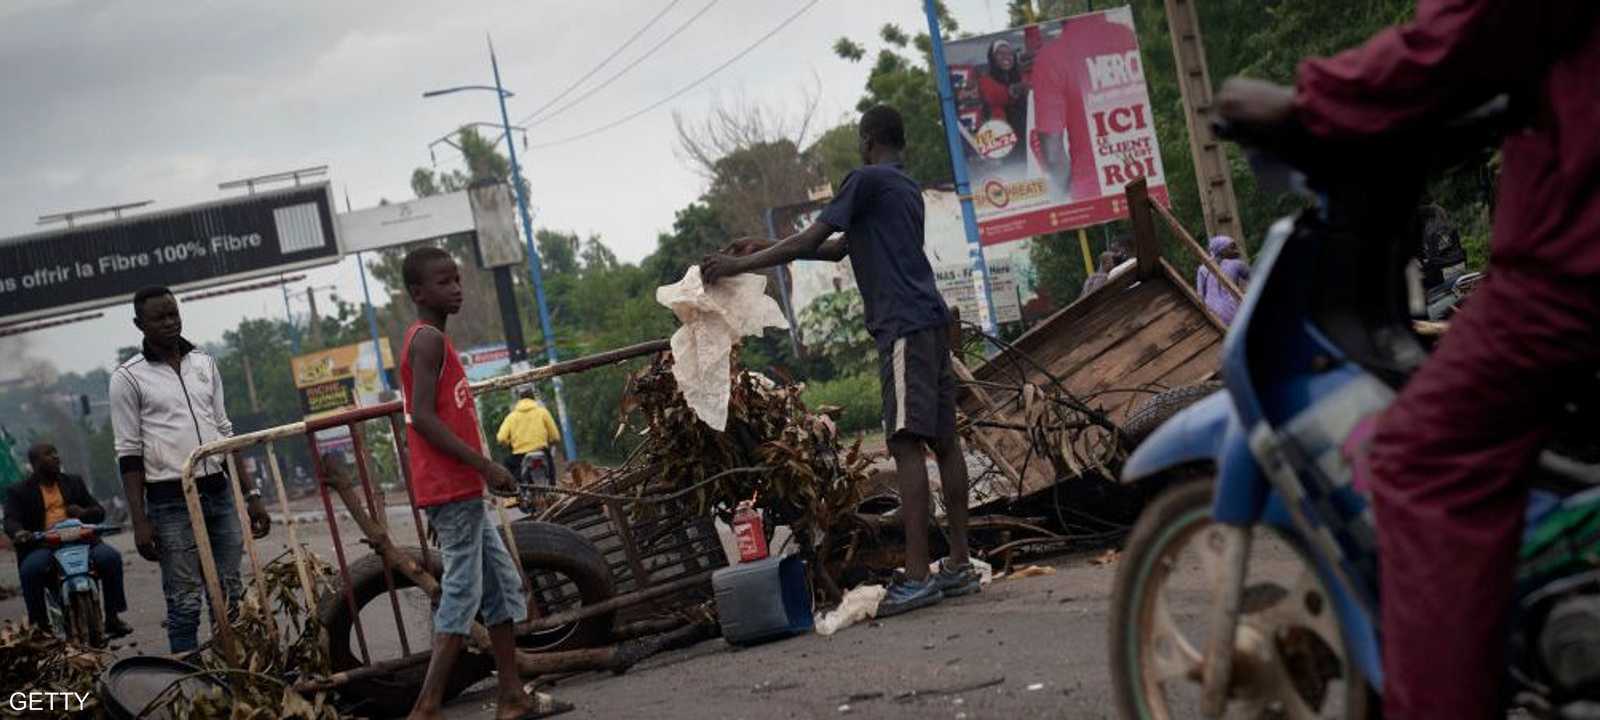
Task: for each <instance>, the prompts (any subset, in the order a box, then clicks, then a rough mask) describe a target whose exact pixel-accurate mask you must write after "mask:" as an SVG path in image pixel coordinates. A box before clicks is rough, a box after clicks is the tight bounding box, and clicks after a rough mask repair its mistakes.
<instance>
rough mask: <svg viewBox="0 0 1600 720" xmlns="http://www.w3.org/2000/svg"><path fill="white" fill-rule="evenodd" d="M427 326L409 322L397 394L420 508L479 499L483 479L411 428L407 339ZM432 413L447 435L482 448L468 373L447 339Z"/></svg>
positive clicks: (481, 492)
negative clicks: (403, 413) (400, 398)
mask: <svg viewBox="0 0 1600 720" xmlns="http://www.w3.org/2000/svg"><path fill="white" fill-rule="evenodd" d="M425 327H426V328H432V326H431V325H427V324H426V323H423V322H422V321H420V320H419V321H417V322H416V323H413V324H412V325H411V327H410V328H409V329H408V330H406V340H405V345H404V346H403V348H402V349H401V350H400V391H401V393H402V394H403V395H404V397H405V409H406V448H407V451H408V454H409V455H410V458H411V482H412V485H413V490H414V491H415V495H416V503H417V507H419V508H425V507H433V506H435V505H444V504H445V503H452V502H456V501H457V500H466V499H468V498H474V497H479V496H481V495H483V476H482V475H480V474H479V473H478V471H477V470H475V469H473V468H472V466H471V465H468V464H466V463H464V462H461V461H460V460H457V459H456V458H455V456H453V455H450V454H449V453H446V452H444V451H442V450H440V449H438V448H436V447H434V446H433V445H432V444H431V443H429V442H428V441H427V439H426V438H424V437H422V433H419V432H417V429H416V427H414V426H412V424H411V411H412V405H411V339H412V338H414V337H416V335H417V331H419V330H421V329H423V328H425ZM435 332H439V331H438V330H435ZM441 334H442V333H441ZM433 409H434V412H436V413H438V414H439V419H440V420H443V421H444V424H445V427H447V428H450V432H453V433H455V435H456V437H458V438H461V440H462V441H463V442H465V443H466V444H467V445H468V446H469V447H475V448H480V449H481V448H482V447H483V442H482V439H481V438H480V437H479V434H478V408H477V405H476V404H475V403H474V402H473V401H472V388H471V387H469V386H468V384H467V371H466V370H465V369H463V368H462V367H461V358H460V356H458V355H456V348H455V346H454V345H452V344H450V336H449V335H445V337H444V362H443V363H441V365H440V367H439V386H438V390H437V392H436V393H435V394H434V404H433Z"/></svg>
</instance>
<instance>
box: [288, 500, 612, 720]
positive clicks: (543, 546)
mask: <svg viewBox="0 0 1600 720" xmlns="http://www.w3.org/2000/svg"><path fill="white" fill-rule="evenodd" d="M512 536H513V537H514V538H515V539H516V541H517V550H518V551H519V552H520V554H521V560H522V566H523V568H524V569H526V570H527V571H529V572H534V571H544V572H553V573H556V574H558V575H562V576H564V577H565V578H566V579H568V580H570V581H572V582H573V583H574V584H575V585H577V588H578V592H579V594H580V596H581V597H582V601H583V604H586V605H587V604H592V603H596V602H600V601H603V600H606V599H609V598H610V597H611V596H612V595H613V594H614V586H613V583H612V578H611V570H610V568H609V566H607V565H606V561H605V557H604V556H603V555H601V554H600V551H599V550H598V549H596V548H595V547H594V545H593V544H591V543H590V542H589V541H588V540H585V539H584V538H583V536H581V535H579V534H577V533H576V532H574V531H572V530H570V529H568V528H565V527H562V526H560V525H552V524H549V523H536V522H527V523H512ZM400 550H401V552H403V553H405V554H407V555H409V556H410V557H411V558H412V559H413V560H415V561H417V562H418V563H419V564H420V565H422V567H423V568H425V569H427V570H428V572H429V573H431V574H432V575H433V576H434V577H440V576H441V575H442V574H443V567H442V563H441V561H440V558H439V554H438V553H437V552H436V551H433V550H429V551H427V552H426V553H424V552H423V551H422V550H420V549H418V548H414V547H405V548H401V549H400ZM350 583H351V588H352V591H353V594H354V595H355V604H356V607H357V608H363V607H366V606H367V604H368V603H370V602H374V601H379V602H387V601H386V600H383V596H384V595H385V594H386V593H387V592H388V586H387V585H386V584H385V581H384V576H383V559H382V558H381V557H379V556H378V555H376V554H373V555H367V556H365V557H362V558H361V559H360V560H357V561H356V562H354V563H352V564H351V565H350ZM394 584H395V589H396V590H400V589H404V588H412V587H415V584H414V583H412V582H411V581H410V579H408V578H406V577H405V576H404V575H401V574H400V573H399V572H396V573H394ZM317 616H318V618H319V619H320V620H321V621H322V624H323V627H324V628H326V630H327V633H328V657H329V660H330V662H331V664H332V666H333V670H334V671H335V672H337V671H341V670H349V669H352V668H356V667H360V666H361V664H362V663H361V659H360V656H359V655H358V654H357V652H356V650H357V647H358V646H357V645H356V642H355V632H354V629H353V623H352V621H351V618H350V612H349V606H348V605H347V604H346V601H345V597H344V591H343V589H342V588H341V589H340V590H339V591H338V592H336V593H334V594H332V595H328V596H324V597H323V598H322V600H321V602H320V603H319V604H318V610H317ZM614 617H615V613H607V614H605V615H601V616H599V617H594V618H590V619H587V620H583V621H580V622H578V623H574V624H571V625H564V626H562V627H560V628H556V629H554V630H549V631H545V632H543V633H538V634H535V635H534V636H531V637H525V638H518V643H519V644H521V645H523V646H524V647H533V648H535V649H539V650H544V651H558V650H573V649H579V648H584V647H594V646H596V645H600V644H603V643H606V642H609V641H610V637H611V624H612V620H613V619H614ZM431 641H432V638H431V636H430V637H428V638H427V639H426V642H431ZM493 670H494V661H493V659H492V658H490V657H489V656H488V655H482V654H477V653H470V652H469V653H463V654H462V655H461V657H460V659H459V660H458V661H457V662H456V667H455V668H454V670H453V672H452V673H451V675H450V680H449V682H448V683H447V684H446V687H445V698H446V699H447V700H448V699H449V698H453V697H455V696H456V695H459V694H461V692H462V691H464V690H466V689H467V688H469V687H471V686H472V685H473V684H475V683H477V682H478V681H479V680H482V679H483V678H486V677H488V676H489V674H490V673H491V672H492V671H493ZM426 672H427V667H426V666H425V665H419V666H415V667H412V668H409V669H406V670H400V671H397V672H393V673H390V674H388V675H386V676H384V677H381V678H374V679H369V680H364V681H359V682H353V683H350V684H348V685H346V686H344V688H343V689H342V690H341V694H342V695H343V696H344V697H346V698H348V699H350V700H352V701H356V702H359V703H360V707H359V708H358V709H357V711H358V712H360V713H362V714H365V715H371V716H375V717H393V716H399V715H404V714H406V713H407V712H409V711H410V710H411V707H412V706H413V705H415V704H416V699H417V695H418V694H419V693H420V692H421V689H422V680H423V676H424V675H425V674H426Z"/></svg>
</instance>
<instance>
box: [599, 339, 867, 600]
mask: <svg viewBox="0 0 1600 720" xmlns="http://www.w3.org/2000/svg"><path fill="white" fill-rule="evenodd" d="M734 357H735V358H737V353H734ZM673 363H674V359H673V356H672V355H669V354H666V353H662V354H660V355H657V356H656V357H655V359H654V360H652V361H651V363H650V364H649V365H647V366H645V367H644V368H641V369H640V370H639V371H638V372H637V373H635V374H634V375H633V376H632V377H631V378H630V379H629V381H628V390H627V392H626V394H625V395H624V397H623V401H622V412H623V415H624V420H625V422H626V421H634V422H637V421H638V420H640V419H642V425H635V426H634V429H635V431H636V432H637V433H638V434H639V435H640V436H642V438H643V445H641V446H640V448H639V450H638V451H636V452H635V453H634V454H633V456H632V457H630V459H629V462H628V463H625V464H624V465H623V467H621V468H618V469H616V470H613V471H612V472H611V475H612V476H613V477H622V476H625V475H634V474H638V473H647V479H646V480H645V481H644V482H640V483H638V484H636V485H634V486H633V487H632V488H630V492H632V493H634V494H635V495H636V496H637V497H640V498H643V497H645V496H649V495H653V494H656V493H662V492H681V493H688V494H689V499H690V500H692V502H693V506H694V507H695V508H697V509H698V511H699V512H702V513H703V512H713V513H715V514H716V516H717V517H718V518H719V519H721V520H722V521H723V522H725V523H730V524H731V521H732V517H733V511H734V509H735V508H736V507H737V506H738V504H739V503H740V502H743V501H745V500H749V499H751V498H755V499H756V500H757V507H759V508H760V509H761V510H762V512H763V514H764V516H765V517H764V520H765V522H766V525H767V526H768V527H777V526H779V525H788V526H790V527H791V528H792V529H793V530H794V531H795V532H796V534H797V539H798V540H799V547H801V548H802V553H804V554H812V549H813V548H814V549H815V552H814V554H812V557H815V558H822V559H828V558H831V557H833V555H834V553H835V550H836V549H843V548H844V547H845V544H846V543H845V542H842V541H841V538H842V537H845V536H846V535H849V536H850V537H851V538H852V539H851V540H850V541H848V542H849V543H851V547H852V548H853V543H854V542H855V540H854V539H853V538H854V537H855V536H856V535H858V534H859V533H856V534H850V533H847V532H846V530H847V528H846V527H845V525H846V523H849V524H850V529H857V530H859V529H861V524H862V523H861V520H860V518H859V517H858V516H857V515H856V509H857V507H859V506H860V504H861V501H862V499H863V497H864V493H865V489H866V487H867V485H868V479H869V473H868V469H869V467H870V465H871V462H870V461H869V460H868V458H867V457H866V454H865V453H863V452H861V441H860V439H859V438H858V439H857V440H856V442H855V443H854V445H852V446H851V447H849V448H848V449H846V448H845V447H843V446H842V445H841V443H840V438H839V434H838V430H837V428H836V427H835V426H834V424H833V422H832V421H831V420H829V419H828V418H827V416H826V415H820V414H815V413H812V412H810V411H809V410H807V408H806V405H805V403H804V402H803V401H802V400H801V399H800V391H801V387H800V386H799V385H795V384H789V385H780V384H777V383H774V382H773V381H771V380H769V379H768V378H766V377H764V376H762V375H758V374H755V373H750V372H745V371H743V370H741V369H740V368H739V367H738V364H737V362H735V363H734V364H733V365H732V367H731V368H730V372H731V373H732V387H731V390H730V397H729V400H728V419H727V430H726V432H719V431H717V430H713V429H712V428H711V427H710V426H708V425H706V424H705V423H704V422H701V421H700V419H699V418H698V417H696V415H695V413H694V411H693V410H691V409H690V408H689V405H688V404H687V403H686V402H685V400H684V397H683V393H682V392H681V391H680V389H679V387H678V384H677V381H676V380H675V379H674V377H673ZM628 428H629V425H627V424H625V425H623V426H622V427H620V428H619V433H620V432H622V431H624V430H626V429H628ZM635 461H637V462H635ZM752 467H757V468H760V469H761V471H760V472H741V473H731V474H730V473H727V472H726V471H729V470H732V469H738V468H752ZM719 474H722V476H721V477H717V476H718V475H719ZM658 512H661V509H660V508H659V507H658V506H656V505H653V504H649V503H633V504H632V506H631V509H630V515H631V516H632V517H631V519H632V520H633V521H635V522H637V521H639V520H643V519H648V518H650V517H652V516H653V514H654V513H658ZM850 554H851V552H849V551H846V552H844V553H843V555H844V556H846V557H848V556H849V555H850ZM808 559H810V558H808ZM828 565H829V563H825V562H814V561H813V562H808V570H809V571H810V572H811V574H812V579H813V581H814V584H815V586H816V587H817V588H818V589H819V590H820V591H821V592H822V594H823V596H824V597H825V598H827V599H830V600H832V599H837V598H840V597H841V596H842V595H843V592H842V591H841V590H840V588H839V583H838V580H837V578H836V577H835V576H834V572H835V570H836V568H829V567H828Z"/></svg>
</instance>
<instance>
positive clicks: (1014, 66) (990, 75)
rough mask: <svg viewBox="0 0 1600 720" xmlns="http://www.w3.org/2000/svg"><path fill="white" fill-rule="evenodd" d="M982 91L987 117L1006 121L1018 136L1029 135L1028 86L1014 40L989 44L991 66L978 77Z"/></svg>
mask: <svg viewBox="0 0 1600 720" xmlns="http://www.w3.org/2000/svg"><path fill="white" fill-rule="evenodd" d="M978 94H979V95H981V96H982V97H983V104H984V107H985V108H986V110H987V118H986V119H990V120H993V119H1000V120H1004V121H1006V124H1007V125H1010V126H1011V130H1012V131H1013V132H1015V133H1016V134H1017V137H1018V138H1025V137H1027V136H1028V129H1027V127H1026V125H1027V123H1028V86H1027V84H1026V83H1025V82H1023V79H1022V64H1021V63H1020V62H1018V60H1017V51H1016V49H1015V48H1013V47H1011V43H1010V42H1007V41H1006V40H996V41H994V42H992V43H989V68H988V72H986V73H984V74H983V75H980V76H978Z"/></svg>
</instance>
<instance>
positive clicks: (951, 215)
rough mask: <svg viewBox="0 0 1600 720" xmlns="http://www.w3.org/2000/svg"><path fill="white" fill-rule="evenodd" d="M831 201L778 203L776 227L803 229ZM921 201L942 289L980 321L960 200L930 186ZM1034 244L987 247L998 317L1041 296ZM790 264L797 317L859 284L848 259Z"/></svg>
mask: <svg viewBox="0 0 1600 720" xmlns="http://www.w3.org/2000/svg"><path fill="white" fill-rule="evenodd" d="M827 204H828V203H827V201H826V200H814V201H811V202H805V203H800V204H797V205H788V206H785V207H780V208H773V209H772V211H771V212H772V219H773V229H774V230H775V231H776V232H777V234H778V235H779V236H787V235H792V234H794V233H797V232H799V231H801V230H804V229H805V228H806V227H807V226H809V225H810V224H811V223H813V222H815V221H816V219H817V216H818V215H820V214H821V213H822V209H823V208H824V207H827ZM922 204H923V224H922V251H923V252H924V253H925V254H926V255H927V256H928V264H929V265H931V266H932V267H933V271H934V276H935V279H936V281H937V282H938V287H939V294H940V295H942V296H944V300H945V304H946V305H948V306H950V307H951V308H959V309H960V310H961V317H962V318H963V319H965V320H973V321H976V319H977V317H978V304H977V302H978V301H977V297H978V296H977V289H976V288H977V287H978V283H977V278H976V277H975V276H974V275H973V273H972V267H971V260H970V259H969V258H968V246H967V239H966V237H967V236H966V228H965V226H964V225H963V224H962V220H961V201H960V199H959V198H957V197H956V194H955V193H954V192H952V191H950V190H942V189H937V188H925V189H924V190H923V191H922ZM1031 247H1032V244H1031V243H1028V242H1015V243H1007V244H1003V245H999V246H986V247H985V248H984V251H983V257H984V262H985V263H987V264H988V266H989V286H990V287H989V294H990V296H991V297H993V298H994V304H995V307H996V313H997V314H996V316H995V318H996V320H997V321H998V322H1002V323H1005V322H1016V321H1017V320H1020V319H1021V318H1022V310H1021V308H1023V307H1024V306H1026V305H1027V303H1029V302H1031V301H1033V300H1034V299H1035V298H1037V297H1038V295H1039V294H1038V290H1037V289H1036V286H1037V281H1036V275H1037V273H1036V272H1035V271H1034V268H1033V262H1032V260H1031V256H1030V250H1031ZM788 269H789V276H788V290H789V302H790V303H791V305H792V306H793V308H794V312H795V316H796V317H801V315H802V313H804V312H805V309H806V308H807V307H809V306H810V305H811V304H812V303H813V302H816V300H817V298H819V297H822V296H824V295H827V294H828V293H832V292H838V291H842V290H854V289H855V287H856V279H855V275H854V274H853V273H852V271H851V269H850V260H849V258H845V259H844V260H843V261H841V262H836V263H835V262H826V261H821V260H796V261H794V262H793V263H790V264H789V268H788Z"/></svg>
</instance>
